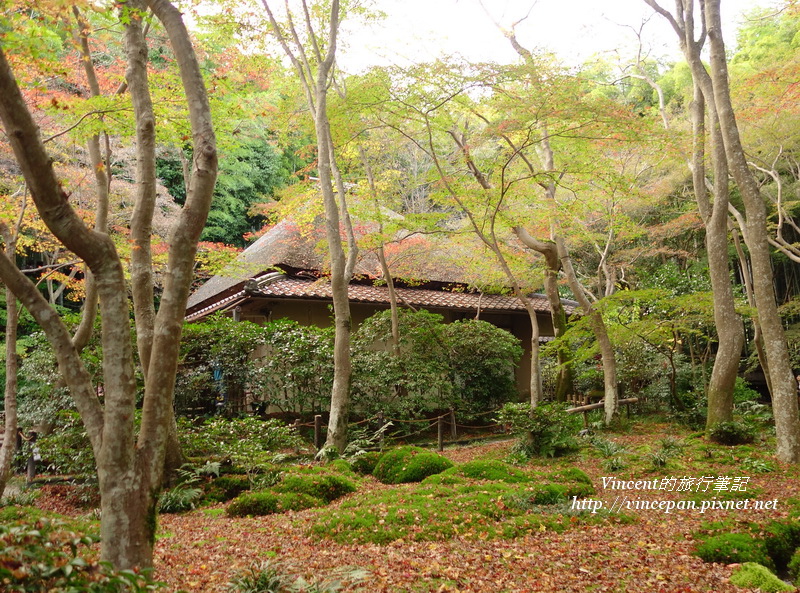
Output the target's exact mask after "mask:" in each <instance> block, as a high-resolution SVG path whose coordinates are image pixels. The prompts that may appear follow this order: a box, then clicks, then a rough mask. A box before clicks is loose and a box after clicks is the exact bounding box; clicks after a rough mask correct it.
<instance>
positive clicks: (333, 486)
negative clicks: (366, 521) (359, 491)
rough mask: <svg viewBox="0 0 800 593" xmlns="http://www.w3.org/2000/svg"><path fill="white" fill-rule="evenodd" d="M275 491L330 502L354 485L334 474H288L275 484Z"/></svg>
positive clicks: (346, 492) (348, 491)
mask: <svg viewBox="0 0 800 593" xmlns="http://www.w3.org/2000/svg"><path fill="white" fill-rule="evenodd" d="M274 490H275V491H276V492H283V493H296V494H304V495H308V496H311V497H313V498H317V499H320V500H323V501H325V502H331V501H334V500H336V499H337V498H341V497H342V496H344V495H345V494H350V493H351V492H355V491H356V485H355V484H354V483H353V482H352V481H351V480H348V479H347V478H345V477H344V476H340V475H335V474H316V475H315V474H306V475H304V474H288V475H285V476H284V477H283V479H282V480H281V481H280V483H279V484H278V485H277V486H275V488H274Z"/></svg>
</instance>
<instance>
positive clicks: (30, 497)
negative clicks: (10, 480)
mask: <svg viewBox="0 0 800 593" xmlns="http://www.w3.org/2000/svg"><path fill="white" fill-rule="evenodd" d="M39 494H40V492H39V491H38V490H20V491H19V492H15V493H14V494H10V495H9V496H3V497H2V498H0V508H2V507H29V506H33V503H34V502H35V501H36V499H37V498H39Z"/></svg>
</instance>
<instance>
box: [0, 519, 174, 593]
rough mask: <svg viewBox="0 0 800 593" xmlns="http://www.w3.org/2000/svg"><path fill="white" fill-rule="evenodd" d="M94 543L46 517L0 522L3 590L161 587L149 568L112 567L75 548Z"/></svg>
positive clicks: (129, 591)
mask: <svg viewBox="0 0 800 593" xmlns="http://www.w3.org/2000/svg"><path fill="white" fill-rule="evenodd" d="M94 543H95V539H94V538H92V537H90V536H78V535H76V534H75V533H72V532H70V531H67V530H66V529H64V528H63V527H62V526H61V525H60V524H58V523H54V522H51V521H48V520H39V521H36V522H35V523H34V524H33V525H0V583H2V585H3V589H2V590H3V591H4V592H7V593H23V592H24V593H50V592H54V591H64V592H68V591H75V592H78V591H92V592H94V593H123V592H125V593H136V592H143V591H156V590H158V589H160V588H161V587H163V584H161V583H157V582H155V581H153V580H152V579H151V578H150V574H149V573H144V574H138V573H135V572H133V571H130V570H124V571H115V570H113V569H112V568H111V567H110V566H109V565H108V564H103V563H97V562H94V561H89V560H86V559H84V558H83V557H82V556H81V555H79V552H83V551H86V552H88V551H89V547H90V546H92V545H93V544H94Z"/></svg>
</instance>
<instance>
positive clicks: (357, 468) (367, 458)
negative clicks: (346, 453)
mask: <svg viewBox="0 0 800 593" xmlns="http://www.w3.org/2000/svg"><path fill="white" fill-rule="evenodd" d="M380 458H381V454H380V453H379V452H378V451H364V452H363V453H361V454H360V455H356V456H355V457H353V458H352V459H350V466H351V467H352V468H353V471H354V472H356V473H359V474H361V475H364V476H366V475H371V474H372V472H373V471H374V470H375V466H376V465H378V460H379V459H380Z"/></svg>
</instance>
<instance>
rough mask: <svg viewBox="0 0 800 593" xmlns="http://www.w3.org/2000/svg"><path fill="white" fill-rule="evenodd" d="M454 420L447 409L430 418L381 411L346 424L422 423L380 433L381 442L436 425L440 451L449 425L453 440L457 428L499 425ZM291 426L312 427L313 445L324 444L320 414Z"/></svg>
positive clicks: (407, 424) (488, 413) (452, 413)
mask: <svg viewBox="0 0 800 593" xmlns="http://www.w3.org/2000/svg"><path fill="white" fill-rule="evenodd" d="M496 413H497V410H487V411H485V412H480V413H477V414H472V417H473V418H480V417H482V416H488V415H490V414H496ZM454 420H455V411H454V410H449V411H447V412H444V413H442V414H439V415H438V416H434V417H430V418H417V419H413V418H391V417H386V416H384V415H383V414H382V413H378V414H376V415H373V416H371V417H369V418H364V419H362V420H359V421H357V422H350V423H349V424H348V427H349V428H355V427H358V426H361V425H364V424H369V423H371V422H375V421H377V422H378V423H379V424H380V425H381V426H382V427H385V426H386V425H387V424H392V425H406V426H410V425H415V424H422V425H423V426H421V427H420V428H419V429H418V430H412V431H411V432H406V431H405V430H404V431H402V434H399V435H398V434H395V435H386V437H384V436H383V435H381V443H383V441H384V438H387V439H397V438H402V439H408V438H411V437H415V436H419V435H421V434H423V433H426V432H430V431H432V430H433V429H434V427H436V428H437V433H438V439H437V440H438V446H439V450H440V451H441V450H443V448H444V444H445V439H444V433H445V427H449V429H450V432H451V435H452V439H451V440H452V441H455V440H456V439H457V437H458V430H459V429H460V430H462V431H471V430H488V429H491V428H497V427H500V426H501V425H499V424H498V423H492V424H483V425H479V426H474V425H468V424H459V423H457V422H455V421H454ZM293 426H294V427H295V429H300V428H313V429H314V447H315V448H316V449H317V450H320V449H321V448H322V446H323V444H324V443H323V438H322V433H323V430H324V427H323V424H322V414H316V415H315V416H314V422H313V423H309V422H303V423H301V422H300V420H299V419H298V420H295V422H294V424H293Z"/></svg>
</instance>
